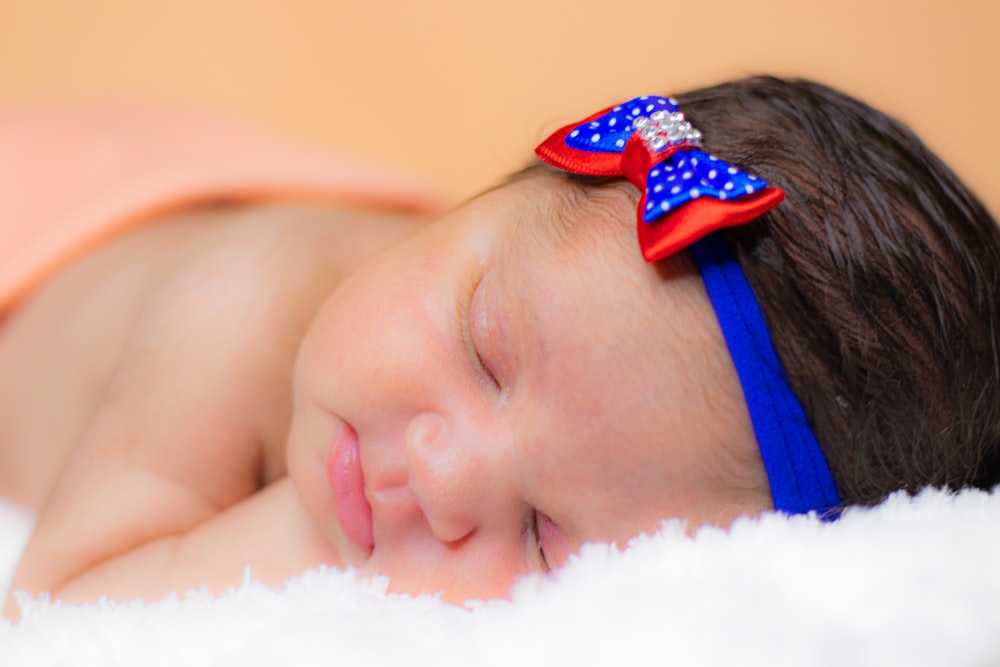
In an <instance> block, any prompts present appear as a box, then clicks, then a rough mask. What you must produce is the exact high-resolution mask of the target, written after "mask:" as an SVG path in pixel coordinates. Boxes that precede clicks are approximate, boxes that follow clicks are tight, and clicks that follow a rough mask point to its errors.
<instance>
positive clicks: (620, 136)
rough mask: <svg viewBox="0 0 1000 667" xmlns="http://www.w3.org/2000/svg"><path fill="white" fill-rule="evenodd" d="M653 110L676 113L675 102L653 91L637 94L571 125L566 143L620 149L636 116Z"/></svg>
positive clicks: (607, 150)
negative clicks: (601, 113)
mask: <svg viewBox="0 0 1000 667" xmlns="http://www.w3.org/2000/svg"><path fill="white" fill-rule="evenodd" d="M656 111H664V112H666V113H676V112H677V102H676V101H674V100H672V99H669V98H666V97H656V96H653V95H645V96H643V97H636V98H634V99H631V100H629V101H628V102H625V103H624V104H619V105H618V106H616V107H614V108H613V109H611V111H609V112H608V113H606V114H604V115H603V116H601V117H599V118H595V119H594V120H592V121H590V122H589V123H584V124H582V125H580V126H579V127H577V128H576V129H574V130H573V131H572V132H570V133H569V135H568V136H567V137H566V145H567V146H569V147H570V148H575V149H577V150H580V151H596V152H599V153H621V152H622V151H623V150H625V144H627V143H628V140H629V139H630V138H631V137H632V134H633V133H634V132H635V130H636V128H635V127H633V125H632V124H633V123H634V122H635V119H636V118H639V117H640V116H642V117H649V116H650V115H652V114H653V113H654V112H656Z"/></svg>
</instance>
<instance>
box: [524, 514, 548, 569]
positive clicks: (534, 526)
mask: <svg viewBox="0 0 1000 667" xmlns="http://www.w3.org/2000/svg"><path fill="white" fill-rule="evenodd" d="M529 524H530V525H529V526H528V537H529V539H530V540H531V546H532V547H533V548H534V549H535V550H536V551H537V552H538V559H539V561H540V562H541V565H542V571H543V572H548V571H549V570H551V569H552V568H551V567H550V566H549V560H548V558H546V557H545V547H544V546H543V545H542V533H541V531H539V529H538V510H536V509H534V508H532V510H531V517H530V519H529Z"/></svg>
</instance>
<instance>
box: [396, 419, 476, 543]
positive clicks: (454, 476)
mask: <svg viewBox="0 0 1000 667" xmlns="http://www.w3.org/2000/svg"><path fill="white" fill-rule="evenodd" d="M406 453H407V456H408V459H409V483H410V489H411V490H412V491H413V495H414V496H415V497H416V499H417V503H418V504H419V505H420V509H421V510H422V511H423V513H424V516H425V517H426V518H427V521H428V523H430V526H431V530H432V531H433V532H434V534H435V536H437V538H438V539H440V540H442V541H444V542H457V541H458V540H461V539H462V538H464V537H466V536H467V535H469V534H471V533H472V532H473V531H474V530H475V529H476V527H477V518H476V517H477V512H479V511H480V510H481V508H480V507H479V504H480V503H479V502H478V498H479V497H480V492H481V490H482V489H481V487H482V482H483V465H484V463H483V461H482V460H481V459H480V458H479V457H478V456H477V452H475V451H474V449H473V448H471V447H469V446H464V444H463V443H462V442H460V438H457V437H456V434H455V433H454V432H453V431H452V429H451V428H450V427H449V424H448V422H447V420H446V419H445V418H444V417H442V416H441V415H439V414H434V413H422V414H420V415H418V416H417V417H415V418H414V419H413V420H412V421H410V423H409V425H408V426H407V428H406Z"/></svg>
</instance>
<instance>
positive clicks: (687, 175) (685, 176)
mask: <svg viewBox="0 0 1000 667" xmlns="http://www.w3.org/2000/svg"><path fill="white" fill-rule="evenodd" d="M692 176H694V174H692V173H691V172H690V171H685V172H684V177H683V178H684V180H685V181H687V180H690V179H691V177H692Z"/></svg>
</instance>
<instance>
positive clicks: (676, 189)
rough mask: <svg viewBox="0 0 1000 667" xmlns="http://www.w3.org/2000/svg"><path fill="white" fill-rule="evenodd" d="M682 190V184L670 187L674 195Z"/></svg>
mask: <svg viewBox="0 0 1000 667" xmlns="http://www.w3.org/2000/svg"><path fill="white" fill-rule="evenodd" d="M680 191H681V186H679V185H675V186H674V187H672V188H670V194H672V195H676V194H679V193H680Z"/></svg>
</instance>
